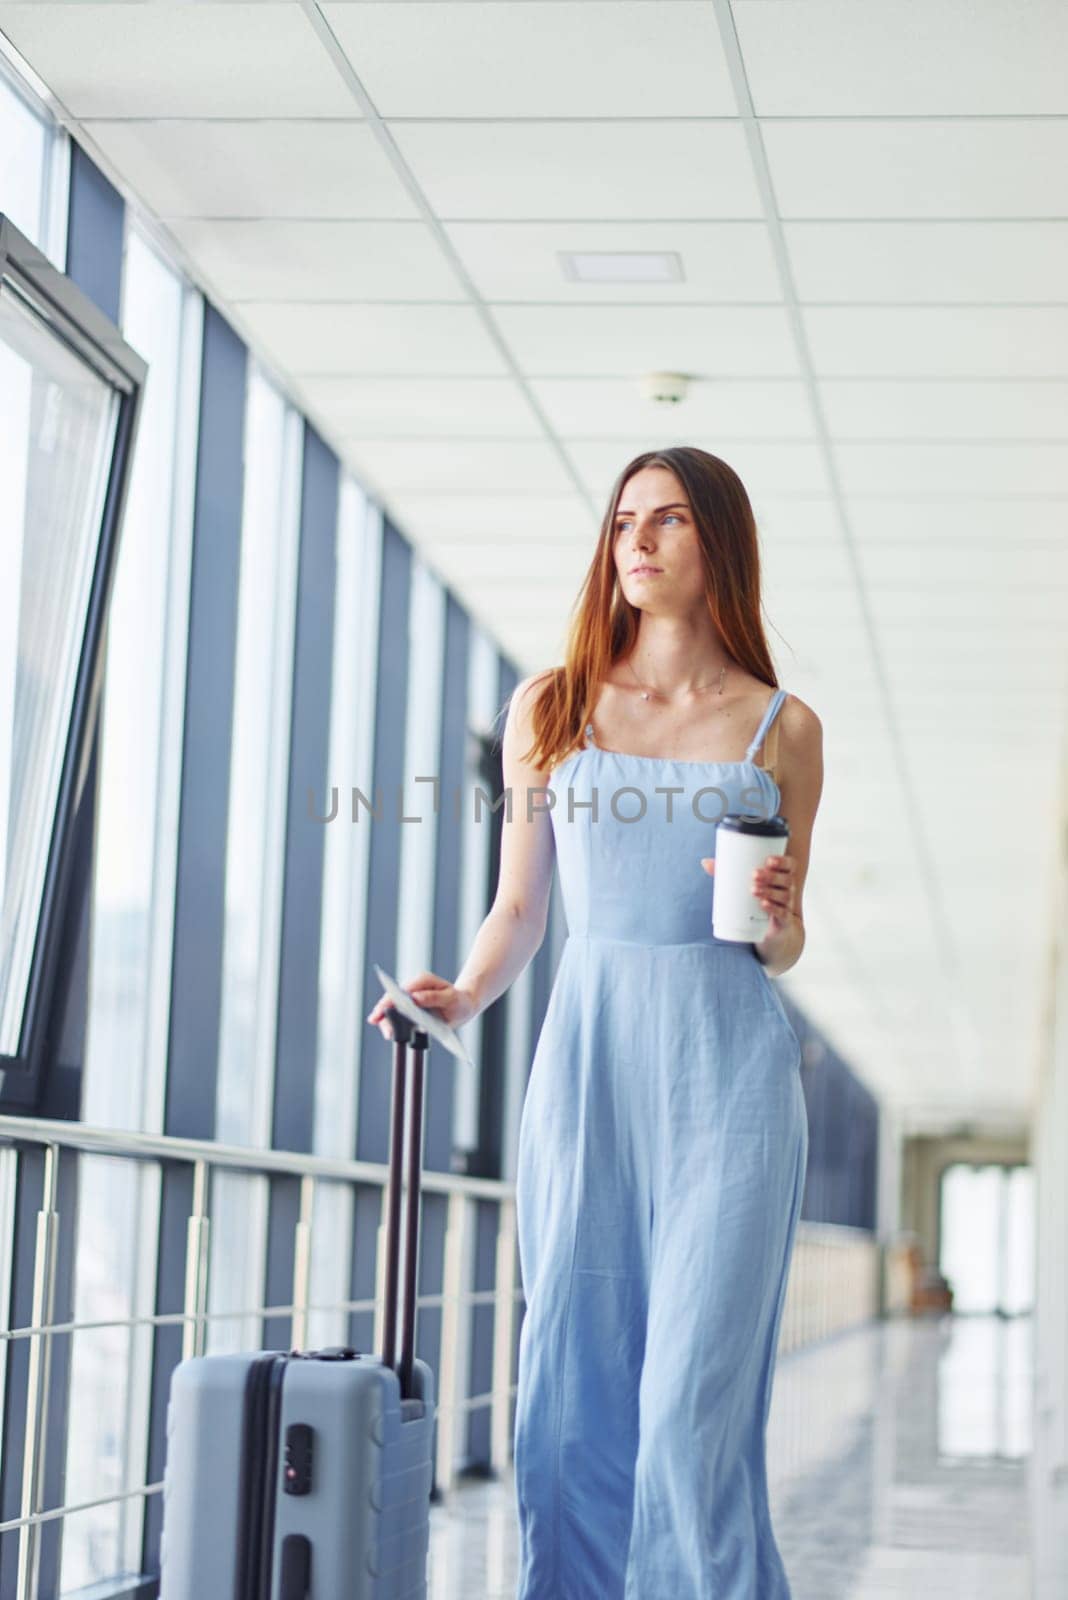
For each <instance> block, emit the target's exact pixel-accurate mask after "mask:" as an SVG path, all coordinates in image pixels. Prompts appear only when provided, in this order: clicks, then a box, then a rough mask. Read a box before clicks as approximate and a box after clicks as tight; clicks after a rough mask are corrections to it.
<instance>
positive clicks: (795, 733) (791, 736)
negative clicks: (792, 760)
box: [778, 694, 823, 759]
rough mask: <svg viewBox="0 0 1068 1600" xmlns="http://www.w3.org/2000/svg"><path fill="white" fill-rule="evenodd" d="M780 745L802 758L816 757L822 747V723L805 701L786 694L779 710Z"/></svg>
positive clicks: (796, 696) (794, 695) (797, 696)
mask: <svg viewBox="0 0 1068 1600" xmlns="http://www.w3.org/2000/svg"><path fill="white" fill-rule="evenodd" d="M778 721H779V738H780V741H781V747H782V748H784V749H786V750H788V751H789V752H790V754H791V755H794V756H799V757H801V758H802V759H804V757H805V756H808V757H810V758H815V757H817V756H818V755H819V754H820V753H821V751H822V749H823V723H822V722H821V721H820V719H819V717H818V716H817V714H816V712H815V711H813V709H812V707H811V706H810V705H809V704H808V703H807V701H805V700H802V699H801V698H800V696H799V695H796V694H787V696H786V699H785V700H784V701H783V703H782V707H781V709H780V711H779V718H778Z"/></svg>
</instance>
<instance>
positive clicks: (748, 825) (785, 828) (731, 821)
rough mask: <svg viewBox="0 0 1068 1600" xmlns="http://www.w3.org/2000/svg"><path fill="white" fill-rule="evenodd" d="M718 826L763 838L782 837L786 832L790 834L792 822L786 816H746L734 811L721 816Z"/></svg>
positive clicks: (733, 831)
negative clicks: (736, 813)
mask: <svg viewBox="0 0 1068 1600" xmlns="http://www.w3.org/2000/svg"><path fill="white" fill-rule="evenodd" d="M716 826H717V827H720V828H730V829H731V831H732V833H755V834H757V835H759V836H760V837H761V838H763V837H765V836H767V837H768V838H776V837H779V838H781V836H782V835H783V834H784V833H785V834H786V835H789V832H790V824H789V823H788V822H787V820H786V818H785V817H780V816H774V817H744V816H737V815H735V814H734V813H733V812H732V813H730V814H728V815H727V816H725V817H720V819H719V822H718V823H717V824H716Z"/></svg>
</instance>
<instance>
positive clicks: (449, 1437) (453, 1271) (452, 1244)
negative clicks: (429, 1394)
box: [435, 1194, 471, 1494]
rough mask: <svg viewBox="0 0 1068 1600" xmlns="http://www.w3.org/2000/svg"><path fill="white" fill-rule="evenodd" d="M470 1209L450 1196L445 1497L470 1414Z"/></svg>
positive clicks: (442, 1376) (442, 1449) (439, 1475)
mask: <svg viewBox="0 0 1068 1600" xmlns="http://www.w3.org/2000/svg"><path fill="white" fill-rule="evenodd" d="M470 1209H471V1208H470V1206H469V1204H468V1201H467V1197H466V1196H465V1195H462V1194H450V1196H449V1209H448V1217H447V1220H446V1224H445V1259H444V1261H443V1263H442V1273H441V1298H442V1306H441V1371H440V1373H439V1377H438V1450H437V1462H436V1470H435V1482H436V1483H437V1486H438V1488H439V1489H440V1490H441V1492H442V1493H443V1494H444V1493H446V1492H447V1491H448V1490H449V1489H450V1488H451V1487H452V1483H453V1478H454V1476H455V1462H456V1448H457V1442H458V1437H459V1429H460V1422H461V1419H462V1418H463V1417H464V1416H465V1415H466V1413H465V1412H464V1410H463V1408H462V1407H461V1405H460V1401H461V1399H462V1398H463V1397H462V1395H461V1394H460V1387H461V1384H460V1375H461V1368H460V1319H461V1315H462V1309H463V1308H462V1304H461V1302H462V1300H463V1290H464V1284H463V1278H464V1262H465V1261H466V1259H467V1237H466V1234H467V1228H468V1224H469V1217H470ZM443 1418H444V1420H442V1419H443Z"/></svg>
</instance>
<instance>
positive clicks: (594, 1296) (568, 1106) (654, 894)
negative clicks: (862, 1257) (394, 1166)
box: [514, 690, 808, 1600]
mask: <svg viewBox="0 0 1068 1600" xmlns="http://www.w3.org/2000/svg"><path fill="white" fill-rule="evenodd" d="M784 698H785V694H784V692H783V691H782V690H777V691H776V692H775V694H774V695H773V696H772V698H771V700H770V701H769V704H768V707H767V709H766V711H765V714H764V717H763V718H762V720H761V723H760V726H759V727H758V729H757V732H756V734H755V736H754V738H753V741H752V743H751V744H750V746H749V749H748V751H747V752H746V758H745V760H744V761H742V762H706V761H696V762H695V761H675V760H671V759H661V758H659V757H644V756H634V755H625V754H621V753H619V752H615V751H611V750H606V749H602V748H601V747H600V746H598V745H597V744H595V743H594V742H593V730H592V726H591V727H590V728H588V729H587V731H586V743H585V745H584V747H583V748H581V749H579V750H577V751H575V752H573V753H572V754H571V755H570V756H569V757H568V758H567V759H566V760H565V761H564V762H563V763H562V764H561V765H560V766H559V767H557V768H556V770H555V771H554V772H553V773H552V774H551V776H550V780H549V785H548V787H549V790H550V792H551V793H552V794H553V795H554V797H555V799H554V801H553V802H552V805H553V809H552V813H551V815H552V828H553V835H554V841H555V847H556V860H557V865H558V869H559V872H560V887H561V893H562V896H563V903H564V910H565V913H566V919H567V928H568V933H567V937H566V939H565V941H564V945H563V951H562V954H561V958H560V962H559V965H558V967H557V972H556V977H555V979H554V982H553V988H552V992H551V994H550V997H549V1002H548V1006H547V1008H546V1012H545V1018H544V1021H543V1023H542V1027H541V1031H540V1033H539V1035H538V1040H537V1045H536V1048H535V1053H534V1059H533V1063H532V1066H531V1072H530V1078H529V1082H528V1085H527V1092H526V1097H525V1100H524V1103H523V1111H522V1116H521V1119H520V1131H519V1150H518V1167H517V1174H516V1205H517V1224H518V1242H519V1256H520V1269H521V1273H522V1280H523V1288H524V1294H525V1299H526V1312H525V1315H524V1318H523V1323H522V1328H521V1333H520V1341H519V1366H518V1391H517V1397H516V1417H515V1439H514V1455H515V1484H516V1496H517V1510H518V1515H519V1533H520V1549H519V1586H518V1590H517V1600H790V1586H789V1583H788V1580H787V1577H786V1573H785V1570H784V1568H783V1563H782V1558H781V1555H780V1553H779V1548H778V1545H777V1544H776V1541H775V1536H774V1534H773V1532H772V1527H771V1520H770V1517H769V1511H768V1497H767V1478H766V1471H765V1457H764V1436H765V1427H766V1424H767V1419H768V1412H769V1409H770V1403H771V1389H772V1376H773V1371H774V1365H775V1351H776V1343H777V1339H778V1332H779V1323H780V1319H781V1315H782V1308H783V1301H784V1296H785V1290H786V1280H787V1272H788V1268H789V1262H790V1254H791V1251H792V1248H793V1241H794V1234H795V1229H796V1224H797V1219H798V1215H799V1213H800V1209H801V1198H802V1192H803V1188H804V1177H805V1165H806V1160H807V1155H808V1123H807V1117H806V1111H805V1101H804V1092H803V1090H802V1087H801V1075H800V1065H801V1050H800V1046H799V1043H798V1039H797V1036H796V1034H795V1033H794V1030H793V1028H792V1027H791V1026H790V1023H789V1020H788V1018H787V1016H786V1012H785V1010H784V1008H783V1005H782V1001H781V1000H780V998H779V996H778V994H777V993H776V989H775V984H774V980H772V979H771V978H769V977H768V975H767V973H766V972H765V970H764V968H763V966H762V965H761V963H760V962H759V961H758V960H757V958H756V955H755V953H754V947H753V946H752V945H751V944H731V943H728V942H727V941H725V940H718V939H716V938H715V937H714V935H713V933H712V929H711V917H712V897H713V890H714V879H713V878H711V877H710V876H709V875H708V873H706V872H705V870H704V868H703V867H702V866H701V857H702V856H712V855H714V853H715V822H716V820H717V819H718V818H719V817H720V816H721V815H723V814H724V813H726V812H728V811H734V812H746V813H750V814H753V815H760V816H771V815H774V814H775V812H776V811H777V810H778V806H779V802H780V795H779V790H778V786H777V784H776V783H775V781H774V779H773V778H772V777H771V775H770V773H768V772H766V771H765V770H764V769H763V768H758V767H757V766H755V765H754V759H753V758H754V756H755V754H756V751H757V749H758V748H759V745H760V742H761V740H762V739H763V736H764V733H765V732H766V730H767V728H768V727H769V726H770V724H771V721H772V719H773V718H774V716H775V715H776V713H777V712H778V710H779V707H780V705H781V704H782V701H783V699H784ZM569 790H570V791H572V802H573V803H572V805H571V807H570V808H569ZM665 791H674V792H671V793H668V792H665ZM698 791H701V792H700V793H698ZM591 802H595V803H596V807H597V809H596V815H594V813H593V812H592V811H591V810H590V808H589V807H590V803H591ZM695 807H696V812H697V814H696V815H695ZM635 819H636V820H635Z"/></svg>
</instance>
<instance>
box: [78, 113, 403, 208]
mask: <svg viewBox="0 0 1068 1600" xmlns="http://www.w3.org/2000/svg"><path fill="white" fill-rule="evenodd" d="M350 110H351V111H353V112H355V110H356V106H355V105H352V106H351V107H350ZM87 126H88V129H89V131H90V133H91V134H92V136H93V138H94V139H95V140H96V143H97V144H98V145H99V147H100V149H101V151H102V152H103V153H104V155H105V156H106V157H107V158H108V160H109V161H112V162H114V164H115V166H116V168H117V169H118V170H119V171H120V172H122V174H123V176H124V177H125V178H126V179H127V181H128V182H129V184H130V186H131V188H133V189H135V190H136V191H137V193H138V194H139V195H140V196H141V198H142V199H143V200H144V201H145V202H146V203H147V204H148V205H150V206H151V208H152V210H153V212H154V213H155V214H156V216H158V217H162V218H164V219H167V218H170V217H296V218H301V217H384V218H388V219H396V220H399V221H403V220H404V219H406V218H415V217H418V215H419V212H418V209H417V207H416V205H415V202H414V200H413V199H412V198H411V196H410V195H409V193H408V191H407V190H406V189H405V187H404V185H403V184H402V183H401V181H400V178H399V177H398V176H397V173H396V171H395V170H394V168H393V167H392V166H391V164H390V162H389V160H388V158H387V157H386V154H385V151H384V150H383V149H382V147H381V145H380V144H379V142H378V140H377V139H376V138H375V136H374V134H373V133H372V131H371V129H370V128H369V127H368V126H367V125H366V123H364V122H362V121H350V122H342V121H331V122H317V121H307V122H298V121H294V120H292V119H288V120H284V121H283V120H274V119H271V118H261V119H259V120H257V121H254V122H249V121H242V122H227V121H220V120H215V121H211V122H193V121H188V120H177V121H163V122H108V121H103V120H100V121H95V120H94V121H90V122H88V123H87Z"/></svg>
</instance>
